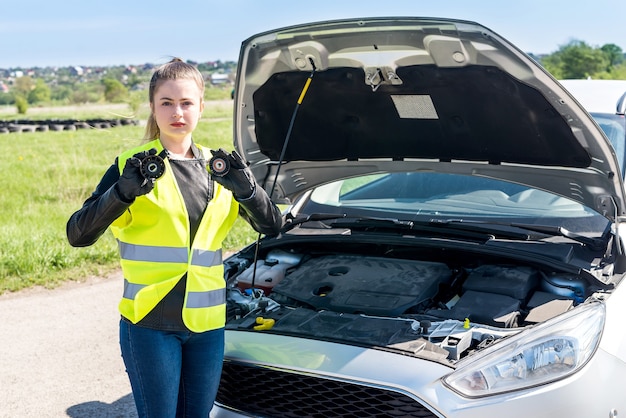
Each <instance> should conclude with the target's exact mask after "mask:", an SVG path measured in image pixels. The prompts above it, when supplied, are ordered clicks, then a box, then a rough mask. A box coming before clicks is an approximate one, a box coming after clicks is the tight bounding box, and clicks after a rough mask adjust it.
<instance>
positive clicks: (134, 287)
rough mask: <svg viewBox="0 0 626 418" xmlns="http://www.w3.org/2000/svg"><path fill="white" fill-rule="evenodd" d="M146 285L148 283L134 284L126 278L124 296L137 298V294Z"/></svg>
mask: <svg viewBox="0 0 626 418" xmlns="http://www.w3.org/2000/svg"><path fill="white" fill-rule="evenodd" d="M146 286H147V285H145V284H134V283H131V282H129V281H128V280H127V279H124V294H123V295H122V297H124V298H126V299H131V300H133V299H135V295H137V292H139V291H140V290H141V289H143V288H144V287H146Z"/></svg>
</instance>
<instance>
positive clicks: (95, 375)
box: [0, 273, 137, 418]
mask: <svg viewBox="0 0 626 418" xmlns="http://www.w3.org/2000/svg"><path fill="white" fill-rule="evenodd" d="M121 291H122V277H121V274H120V273H116V274H113V275H111V276H109V277H106V278H92V279H89V280H87V281H86V282H83V283H70V284H66V285H63V286H61V287H59V288H56V289H52V290H47V289H31V290H26V291H22V292H17V293H12V294H5V295H0V318H1V320H2V324H1V325H0V417H2V418H5V417H6V418H21V417H28V418H30V417H75V418H79V417H81V418H82V417H90V418H91V417H95V418H105V417H106V418H112V417H120V418H122V417H123V418H127V417H136V416H137V414H136V411H135V406H134V403H133V397H132V394H131V390H130V383H129V382H128V377H127V375H126V372H125V369H124V363H123V361H122V357H121V355H120V349H119V343H118V326H119V313H118V311H117V304H118V302H119V297H120V295H121Z"/></svg>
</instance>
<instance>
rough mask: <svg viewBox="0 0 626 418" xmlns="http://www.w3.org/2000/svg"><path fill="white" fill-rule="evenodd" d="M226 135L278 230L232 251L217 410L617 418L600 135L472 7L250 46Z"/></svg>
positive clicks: (286, 31)
mask: <svg viewBox="0 0 626 418" xmlns="http://www.w3.org/2000/svg"><path fill="white" fill-rule="evenodd" d="M235 91H236V94H235V98H234V106H235V116H234V123H235V129H234V135H235V137H234V146H235V148H236V149H237V150H238V151H239V152H240V154H242V155H244V156H245V157H246V159H247V160H248V161H249V163H250V168H251V169H252V171H253V173H254V175H255V177H256V178H257V180H258V181H259V182H260V184H262V185H263V187H264V188H265V189H266V190H267V191H268V193H270V195H271V197H272V199H274V200H275V201H276V202H277V203H283V204H288V205H289V206H288V208H287V209H286V211H285V223H284V227H283V230H282V232H281V233H280V234H279V235H278V236H275V237H261V238H260V239H259V240H258V241H257V242H255V243H252V244H251V245H250V246H249V247H246V248H244V249H243V250H242V251H240V252H238V253H237V254H235V255H233V256H232V257H230V258H228V259H227V260H225V267H226V281H227V311H228V312H227V316H228V318H227V325H226V347H225V358H224V367H223V372H222V380H221V385H220V388H219V393H218V396H217V403H216V406H215V407H214V409H213V411H212V413H211V416H212V417H214V418H223V417H281V418H285V417H298V418H301V417H325V418H326V417H333V418H338V417H339V418H348V417H359V418H363V417H422V418H424V417H427V418H431V417H459V418H460V417H464V418H470V417H472V418H474V417H476V418H477V417H481V418H484V417H507V418H515V417H524V418H527V417H533V418H540V417H551V418H552V417H582V418H591V417H604V418H606V417H612V418H615V417H617V416H618V415H619V416H622V415H626V396H625V392H624V390H625V389H624V388H625V387H626V344H625V341H626V340H625V338H626V332H625V327H624V318H626V285H623V284H622V281H623V278H624V272H625V271H626V257H625V253H624V248H625V247H624V241H623V239H622V236H623V234H624V224H623V222H624V221H625V220H626V196H625V194H624V187H623V180H622V176H621V175H620V167H619V163H618V160H617V159H616V156H615V153H614V151H613V147H612V145H611V144H610V142H609V141H608V140H607V138H606V136H605V135H604V134H603V133H602V131H601V129H600V127H599V126H598V125H597V124H596V123H595V122H594V121H593V119H592V118H591V117H590V115H589V114H588V113H587V112H586V111H585V110H583V108H582V107H581V106H580V105H579V103H578V101H576V100H574V99H573V97H572V96H571V95H570V93H568V92H567V91H566V90H565V89H564V88H563V87H562V85H561V84H560V83H559V82H558V81H556V80H555V79H554V78H553V77H552V76H551V75H550V74H548V73H547V72H546V71H545V70H544V69H542V68H541V67H540V66H539V65H538V64H537V63H536V62H535V61H534V60H533V59H532V58H530V57H528V56H527V55H526V54H524V53H523V52H521V51H520V50H519V49H518V48H516V47H515V46H514V45H512V44H510V43H509V42H508V41H506V40H505V39H503V38H502V37H501V36H499V35H498V34H496V33H494V32H493V31H491V30H489V29H488V28H485V27H483V26H481V25H479V24H477V23H473V22H467V21H457V20H447V19H437V18H410V17H406V18H404V17H403V18H365V19H352V20H341V21H330V22H319V23H311V24H303V25H299V26H293V27H288V28H282V29H277V30H273V31H269V32H266V33H261V34H258V35H255V36H252V37H250V38H249V39H247V40H245V41H244V42H243V43H242V48H241V53H240V58H239V67H238V74H237V87H236V89H235Z"/></svg>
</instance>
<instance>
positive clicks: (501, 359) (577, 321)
mask: <svg viewBox="0 0 626 418" xmlns="http://www.w3.org/2000/svg"><path fill="white" fill-rule="evenodd" d="M605 316H606V312H605V306H604V304H603V303H590V304H587V305H581V306H579V307H577V308H576V309H573V310H571V311H570V312H568V313H566V314H563V315H560V316H558V317H556V318H553V319H551V320H549V321H546V322H543V323H541V324H538V325H536V326H534V327H532V328H530V329H527V330H524V331H522V332H520V333H518V334H516V335H513V336H511V337H508V338H505V339H502V340H500V342H498V343H497V344H494V345H492V346H491V347H489V348H487V349H485V350H484V351H482V352H480V353H478V354H477V355H474V356H470V357H469V358H467V359H465V360H464V361H462V362H459V364H458V367H457V369H456V371H454V372H453V373H451V374H449V375H448V376H446V377H445V378H444V379H443V382H444V384H445V385H447V386H448V387H449V388H450V389H452V390H454V391H455V392H457V393H459V394H460V395H462V396H465V397H469V398H476V397H483V396H491V395H497V394H500V393H503V392H510V391H514V390H520V389H524V388H528V387H532V386H537V385H542V384H545V383H548V382H553V381H555V380H559V379H563V378H564V377H566V376H569V375H571V374H573V373H576V372H577V371H578V370H579V369H580V368H582V367H583V366H584V365H585V364H586V363H587V362H588V361H589V359H590V358H591V356H592V355H593V353H594V352H595V350H596V348H597V347H598V344H599V342H600V337H601V335H602V330H603V329H604V320H605Z"/></svg>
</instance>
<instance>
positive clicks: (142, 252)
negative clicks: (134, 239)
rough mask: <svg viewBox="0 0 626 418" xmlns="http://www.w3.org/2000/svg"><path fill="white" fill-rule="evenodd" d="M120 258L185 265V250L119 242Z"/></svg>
mask: <svg viewBox="0 0 626 418" xmlns="http://www.w3.org/2000/svg"><path fill="white" fill-rule="evenodd" d="M119 246H120V256H121V257H122V259H124V260H132V261H148V262H155V263H187V248H184V247H182V248H181V247H157V246H154V245H139V244H129V243H127V242H121V241H119Z"/></svg>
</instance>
